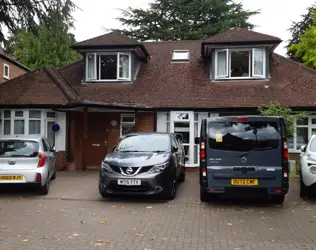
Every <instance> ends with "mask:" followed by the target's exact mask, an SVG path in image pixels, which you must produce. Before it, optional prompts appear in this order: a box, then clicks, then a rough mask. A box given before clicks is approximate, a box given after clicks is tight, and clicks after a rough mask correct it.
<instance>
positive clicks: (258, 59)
mask: <svg viewBox="0 0 316 250" xmlns="http://www.w3.org/2000/svg"><path fill="white" fill-rule="evenodd" d="M263 62H264V50H262V49H254V50H253V75H254V76H263V72H264V70H263V67H264V65H263Z"/></svg>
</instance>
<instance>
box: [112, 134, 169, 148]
mask: <svg viewBox="0 0 316 250" xmlns="http://www.w3.org/2000/svg"><path fill="white" fill-rule="evenodd" d="M169 149H170V137H169V136H168V135H133V136H128V137H126V138H124V139H123V140H122V141H121V142H120V143H119V145H118V146H117V147H116V150H115V151H120V152H166V151H168V150H169Z"/></svg>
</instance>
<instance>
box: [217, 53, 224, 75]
mask: <svg viewBox="0 0 316 250" xmlns="http://www.w3.org/2000/svg"><path fill="white" fill-rule="evenodd" d="M216 76H219V77H220V76H222V77H223V76H227V51H220V52H217V72H216Z"/></svg>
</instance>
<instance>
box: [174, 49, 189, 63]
mask: <svg viewBox="0 0 316 250" xmlns="http://www.w3.org/2000/svg"><path fill="white" fill-rule="evenodd" d="M172 61H189V51H188V50H174V51H173V53H172Z"/></svg>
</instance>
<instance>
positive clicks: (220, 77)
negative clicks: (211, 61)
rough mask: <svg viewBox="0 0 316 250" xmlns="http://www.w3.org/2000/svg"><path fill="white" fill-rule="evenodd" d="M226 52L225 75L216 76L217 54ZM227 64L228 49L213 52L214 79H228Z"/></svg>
mask: <svg viewBox="0 0 316 250" xmlns="http://www.w3.org/2000/svg"><path fill="white" fill-rule="evenodd" d="M220 52H226V73H225V75H217V60H218V53H220ZM228 64H229V50H228V49H220V50H216V51H215V78H216V79H222V78H228V77H229V76H228Z"/></svg>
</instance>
